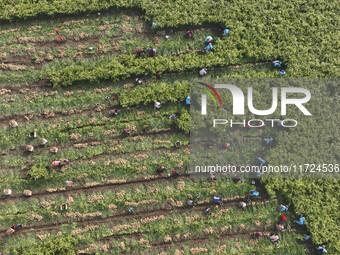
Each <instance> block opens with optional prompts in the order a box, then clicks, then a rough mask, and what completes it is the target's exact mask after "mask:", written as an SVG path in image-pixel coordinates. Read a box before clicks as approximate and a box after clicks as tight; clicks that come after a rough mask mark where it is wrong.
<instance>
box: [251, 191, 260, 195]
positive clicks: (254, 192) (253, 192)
mask: <svg viewBox="0 0 340 255" xmlns="http://www.w3.org/2000/svg"><path fill="white" fill-rule="evenodd" d="M250 195H251V196H252V197H258V196H259V195H260V193H259V192H258V191H256V190H251V191H250Z"/></svg>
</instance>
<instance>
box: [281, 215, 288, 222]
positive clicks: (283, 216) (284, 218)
mask: <svg viewBox="0 0 340 255" xmlns="http://www.w3.org/2000/svg"><path fill="white" fill-rule="evenodd" d="M280 218H281V221H282V222H285V221H286V220H287V217H286V216H285V215H284V214H281V216H280Z"/></svg>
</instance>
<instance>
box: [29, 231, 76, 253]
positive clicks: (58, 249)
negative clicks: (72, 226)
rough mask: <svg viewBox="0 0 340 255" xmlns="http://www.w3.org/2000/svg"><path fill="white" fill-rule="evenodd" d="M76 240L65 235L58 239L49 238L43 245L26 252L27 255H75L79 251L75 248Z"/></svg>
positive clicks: (40, 244)
mask: <svg viewBox="0 0 340 255" xmlns="http://www.w3.org/2000/svg"><path fill="white" fill-rule="evenodd" d="M75 244H76V238H74V237H72V236H71V235H65V236H62V237H58V238H49V239H48V240H46V241H45V242H43V243H39V244H37V245H36V246H33V247H30V248H29V249H27V250H24V251H23V253H22V254H25V255H57V254H58V255H59V254H60V255H73V254H76V253H75V251H76V250H77V249H76V247H75Z"/></svg>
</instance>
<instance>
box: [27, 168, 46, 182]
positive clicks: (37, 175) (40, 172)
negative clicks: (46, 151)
mask: <svg viewBox="0 0 340 255" xmlns="http://www.w3.org/2000/svg"><path fill="white" fill-rule="evenodd" d="M47 175H48V171H47V169H46V165H45V164H36V165H34V166H32V168H31V169H30V170H29V171H28V176H29V177H30V178H31V179H33V180H38V179H44V178H45V177H46V176H47Z"/></svg>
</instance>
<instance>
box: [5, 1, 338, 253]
mask: <svg viewBox="0 0 340 255" xmlns="http://www.w3.org/2000/svg"><path fill="white" fill-rule="evenodd" d="M339 21H340V15H339V4H338V3H337V2H336V1H333V0H331V1H316V0H313V1H302V0H297V1H294V2H289V1H286V2H282V1H277V0H274V1H265V0H260V1H249V0H239V1H224V0H217V1H212V0H206V1H193V0H188V1H182V0H178V1H172V0H169V1H157V0H135V1H132V0H118V1H113V0H101V1H100V0H88V1H83V0H72V1H71V0H49V1H47V0H36V1H27V0H15V1H14V0H11V1H10V0H2V1H1V3H0V190H1V192H2V191H3V194H2V193H1V196H0V255H5V254H6V255H7V254H26V255H37V254H38V255H45V254H56V255H59V254H70V255H71V254H159V255H160V254H162V255H165V254H169V255H170V254H171V255H172V254H175V255H183V254H237V255H241V254H247V255H248V254H249V255H252V254H256V255H257V254H259V255H260V254H261V255H262V254H285V255H300V254H317V253H316V250H315V247H317V246H319V245H326V248H327V251H328V254H340V228H339V226H340V216H339V201H340V195H339V180H338V179H330V178H328V179H327V178H325V179H323V178H318V179H278V178H276V179H274V178H272V179H264V178H261V179H246V180H245V181H244V182H235V181H234V180H233V179H231V178H217V180H216V181H215V182H212V181H211V180H210V179H209V178H208V179H207V178H205V179H203V178H194V177H193V176H192V175H191V174H190V169H189V167H190V153H191V150H192V148H191V144H190V139H189V138H190V108H189V106H188V105H186V98H187V97H188V96H189V95H190V84H191V81H192V80H193V79H202V80H203V81H204V80H208V79H213V78H220V79H224V78H225V79H231V78H233V79H243V78H247V79H255V78H271V79H273V78H278V79H279V78H280V79H289V78H322V79H334V78H338V77H339V71H340V57H339V49H340V30H339ZM221 22H222V23H223V26H224V27H225V28H228V29H229V35H228V36H224V35H223V33H222V31H223V29H222V30H221V29H219V26H221V24H220V23H221ZM152 23H155V24H156V26H154V27H153V26H152ZM56 30H57V31H58V33H59V34H57V32H56ZM188 30H191V31H192V32H193V35H194V37H193V40H191V39H188V38H186V36H185V34H186V32H187V31H188ZM207 36H212V37H213V38H214V44H213V45H214V50H213V51H209V52H206V50H205V49H204V47H205V44H204V39H205V38H206V37H207ZM141 48H144V49H146V50H147V49H150V48H151V49H152V48H155V49H157V54H156V55H155V56H154V57H150V56H149V55H148V53H145V54H144V56H142V57H137V56H136V53H137V51H138V49H141ZM277 59H279V60H280V61H281V62H282V64H283V66H284V67H285V71H286V74H285V75H284V76H282V77H281V75H280V74H279V71H280V70H279V69H276V68H274V67H273V64H272V61H274V60H277ZM203 67H204V68H207V75H206V77H203V78H200V77H199V70H200V69H202V68H203ZM156 72H160V73H161V74H162V77H161V78H160V79H157V78H156V76H155V74H156ZM136 78H140V79H142V80H143V85H139V84H137V83H136ZM334 84H335V83H334V82H333V83H330V85H329V86H322V87H316V86H314V87H313V86H310V87H309V89H310V90H311V92H312V94H313V95H319V97H314V98H313V99H312V102H311V106H310V108H311V109H312V111H313V113H315V114H316V115H317V116H322V117H320V118H313V119H308V120H307V119H303V117H301V119H300V117H298V114H297V113H296V112H294V111H293V110H291V111H290V112H289V113H290V114H291V116H293V117H295V118H296V119H299V120H302V119H303V121H305V122H306V123H307V124H308V125H306V128H303V129H297V130H294V129H289V131H283V130H282V129H279V128H274V129H270V128H267V127H266V128H259V129H253V130H242V131H235V130H234V131H233V132H230V133H229V134H227V135H226V138H227V139H228V141H229V142H230V143H231V145H232V146H233V148H234V150H233V151H227V153H226V156H225V157H226V159H227V160H229V161H233V163H236V164H237V165H242V164H245V163H247V162H248V160H249V159H251V160H253V161H254V162H253V163H255V160H256V158H257V157H259V156H261V157H262V158H264V159H266V160H268V161H269V162H271V163H273V164H278V165H280V164H290V163H291V162H293V161H294V162H295V161H296V162H299V163H300V164H301V163H303V162H306V161H307V160H308V163H311V162H312V163H315V164H322V163H324V162H326V163H328V164H335V165H336V164H337V166H339V158H340V157H339V156H340V154H339V152H340V135H339V134H340V133H339V128H338V123H336V121H329V120H337V122H338V120H339V118H340V107H339V98H340V97H339V96H340V95H339V87H338V86H336V85H334ZM269 93H270V92H268V94H267V96H269V97H268V101H269V99H270V94H269ZM321 96H322V97H321ZM157 101H159V102H161V107H160V108H159V109H156V108H155V107H154V103H155V102H157ZM265 103H267V102H266V100H262V101H261V100H258V101H257V102H256V104H257V105H260V106H263V105H262V104H264V105H265ZM320 105H322V107H319V106H320ZM110 109H116V110H117V111H118V115H117V116H112V115H110V114H109V111H110ZM174 113H175V114H176V115H177V116H179V117H178V118H177V119H176V120H172V119H170V118H169V116H170V115H172V114H174ZM247 117H249V116H247ZM250 117H254V116H250ZM321 122H322V123H324V124H323V125H321V124H320V123H321ZM13 123H16V124H17V127H15V128H12V127H11V126H12V125H13ZM124 129H129V130H130V132H131V133H130V135H128V136H125V135H124V134H123V130H124ZM33 133H35V134H36V137H31V136H33ZM268 136H271V137H274V139H275V143H273V145H270V146H268V145H266V144H265V143H264V141H263V139H264V138H267V137H268ZM43 138H44V139H45V140H46V141H47V143H46V144H45V145H41V142H42V140H41V139H43ZM178 142H180V144H181V145H180V146H175V145H176V143H178ZM32 147H33V151H29V150H32ZM61 159H68V160H69V161H70V162H69V163H67V164H65V165H63V166H61V165H60V166H53V165H52V162H55V161H59V160H61ZM161 166H167V169H166V170H165V171H164V172H163V173H161V174H158V173H157V171H156V170H157V169H158V168H159V167H161ZM175 169H177V170H178V171H179V176H173V175H172V172H173V170H175ZM337 170H339V168H337ZM68 181H72V182H73V184H72V185H67V184H66V183H67V182H68ZM8 190H10V191H11V194H9V193H8V192H9V191H8ZM250 190H257V191H259V192H260V196H261V199H259V200H254V199H250V196H249V192H250ZM197 195H199V198H196V197H197ZM216 195H218V196H219V197H220V198H221V199H222V200H223V204H222V205H215V204H214V203H213V196H216ZM189 199H193V200H194V201H195V202H196V203H197V204H196V205H195V206H194V207H189V206H188V205H187V201H188V200H189ZM242 201H245V202H246V203H247V206H246V207H245V208H244V209H241V208H240V207H239V203H240V202H242ZM280 204H284V205H289V210H288V212H286V213H285V215H286V216H287V218H288V219H287V222H286V223H285V230H284V231H280V232H278V231H276V230H275V228H274V226H275V224H276V223H277V222H278V221H279V219H280V215H281V213H280V212H279V211H278V210H277V208H278V206H279V205H280ZM65 205H66V206H67V209H62V206H65ZM130 207H133V208H134V209H133V211H132V212H129V209H130ZM207 207H209V208H211V214H210V215H205V214H204V213H203V211H204V209H205V208H207ZM299 215H303V216H304V217H305V219H306V224H305V225H304V226H299V225H298V224H296V223H295V220H297V218H298V216H299ZM15 224H22V228H20V229H18V230H16V231H14V232H13V233H12V231H10V227H11V226H13V225H15ZM254 232H261V233H262V234H263V236H262V237H261V238H259V239H254V238H253V237H252V234H253V233H254ZM271 233H275V234H277V235H278V236H279V238H280V240H279V242H278V244H279V245H275V244H274V243H272V242H271V241H270V238H269V236H270V234H271ZM304 234H307V235H310V236H311V239H310V240H308V241H302V239H303V237H304Z"/></svg>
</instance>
